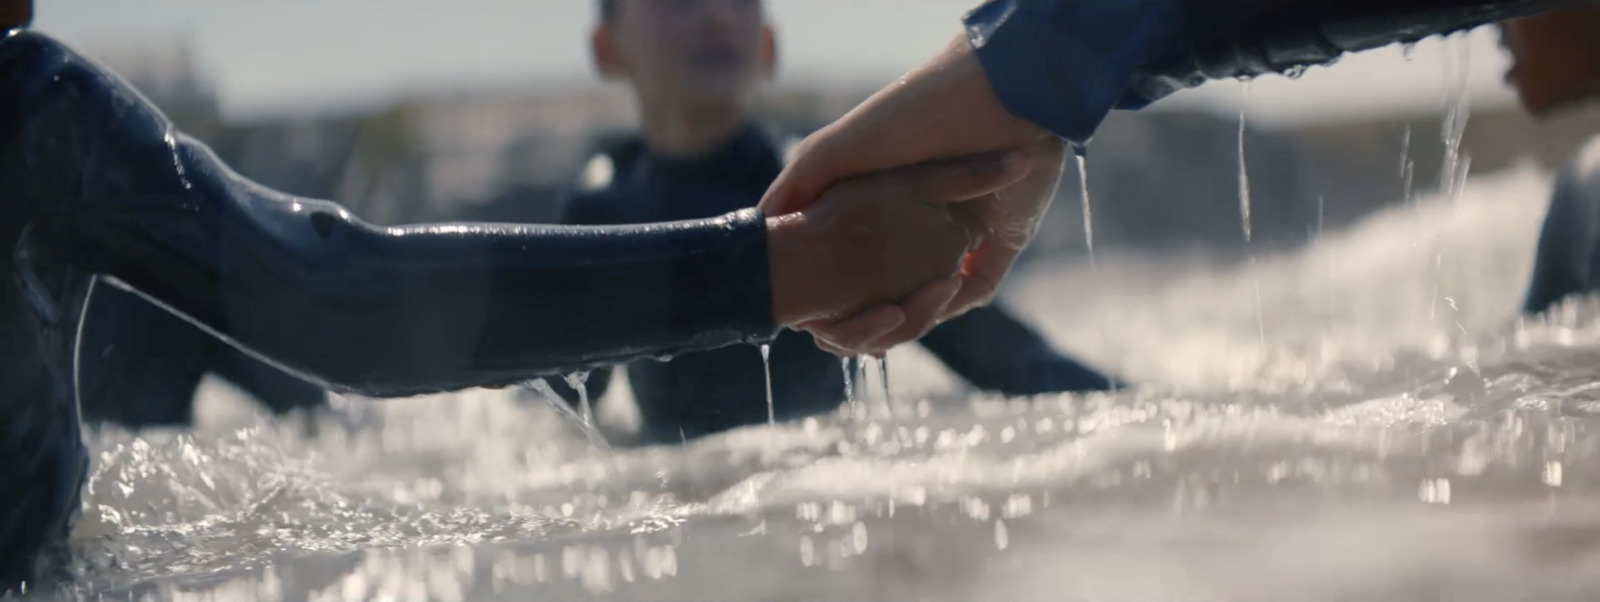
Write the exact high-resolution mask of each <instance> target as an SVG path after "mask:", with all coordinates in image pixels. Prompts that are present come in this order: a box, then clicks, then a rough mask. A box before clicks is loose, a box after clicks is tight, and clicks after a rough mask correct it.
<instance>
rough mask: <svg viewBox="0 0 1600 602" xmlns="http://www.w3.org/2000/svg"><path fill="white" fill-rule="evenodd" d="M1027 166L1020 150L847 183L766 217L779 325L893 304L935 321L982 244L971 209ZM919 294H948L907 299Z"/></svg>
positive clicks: (983, 232) (981, 229) (983, 231)
mask: <svg viewBox="0 0 1600 602" xmlns="http://www.w3.org/2000/svg"><path fill="white" fill-rule="evenodd" d="M1030 166H1031V162H1030V160H1029V156H1028V154H1027V153H1026V152H1024V151H1022V150H1020V149H1010V150H1006V151H1002V152H993V153H984V154H979V155H975V156H970V157H964V158H959V159H950V160H941V161H933V162H926V163H923V164H919V165H914V166H909V167H902V168H897V169H893V170H887V171H882V172H879V173H875V174H870V175H864V176H854V177H849V178H846V179H843V180H840V181H838V182H837V183H833V185H832V186H830V187H828V188H827V189H825V190H823V191H822V192H821V194H820V196H819V197H818V199H817V201H816V202H815V203H814V204H812V205H810V206H808V207H806V208H805V209H803V210H801V211H798V212H795V213H789V214H786V215H782V216H776V217H770V218H768V220H767V232H768V235H767V248H768V261H769V262H770V264H771V279H772V294H773V312H774V315H775V316H776V317H777V319H778V322H779V323H781V324H783V325H785V326H791V327H793V326H797V325H800V324H806V323H811V322H817V321H831V320H836V319H839V318H844V317H847V316H852V315H857V314H859V313H860V312H862V311H863V310H867V309H868V308H871V307H873V306H875V305H881V304H885V303H902V302H903V303H904V310H901V309H899V308H898V306H891V307H896V310H895V311H904V312H906V313H908V314H910V315H912V316H913V317H915V318H916V319H918V320H923V321H932V320H935V319H937V318H938V316H939V314H941V313H942V312H943V311H944V309H945V304H944V301H948V300H949V298H950V296H951V295H952V294H953V291H954V290H955V289H956V288H957V287H958V285H959V280H958V279H957V278H956V276H957V274H958V273H959V272H960V271H961V267H962V259H963V258H964V257H966V256H967V254H968V252H969V251H971V250H973V249H974V248H977V247H978V246H979V245H981V244H982V243H983V241H984V240H985V239H986V237H987V236H988V227H987V226H986V225H985V224H984V222H983V221H982V220H981V218H980V216H979V214H978V212H977V211H974V210H973V209H972V207H975V206H977V205H979V204H989V203H992V202H993V201H992V199H993V197H994V195H995V192H996V191H998V190H1001V189H1004V188H1008V187H1010V186H1013V185H1015V184H1016V183H1017V182H1019V181H1022V180H1023V178H1024V177H1025V176H1026V175H1027V174H1028V172H1029V168H1030ZM975 199H976V200H975ZM986 199H987V200H986ZM919 287H922V288H923V289H924V290H927V289H932V290H933V291H935V292H936V293H937V292H938V291H941V290H947V291H951V292H950V293H943V294H934V295H929V294H925V293H924V294H919V295H912V293H913V292H914V291H917V290H918V288H919ZM908 297H910V298H908ZM941 298H942V301H940V299H941ZM869 313H871V312H869Z"/></svg>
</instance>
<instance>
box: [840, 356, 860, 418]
mask: <svg viewBox="0 0 1600 602" xmlns="http://www.w3.org/2000/svg"><path fill="white" fill-rule="evenodd" d="M839 369H840V371H842V372H844V402H845V403H847V404H850V407H855V405H856V387H855V382H854V381H855V379H853V378H850V375H851V374H852V373H854V372H855V371H856V369H855V366H853V365H852V364H851V361H850V358H848V357H846V358H840V359H839Z"/></svg>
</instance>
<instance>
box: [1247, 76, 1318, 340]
mask: <svg viewBox="0 0 1600 602" xmlns="http://www.w3.org/2000/svg"><path fill="white" fill-rule="evenodd" d="M1244 89H1245V90H1247V91H1248V90H1249V89H1250V82H1249V81H1245V82H1244ZM1245 124H1246V121H1245V115H1244V109H1240V110H1239V220H1240V224H1241V226H1242V228H1243V230H1244V242H1245V246H1246V247H1250V246H1251V244H1250V243H1251V232H1250V171H1249V169H1248V168H1247V167H1246V165H1245V158H1244V133H1245ZM1318 207H1319V210H1318V212H1319V214H1320V207H1321V205H1318ZM1318 221H1319V222H1320V217H1319V220H1318ZM1250 282H1251V285H1252V287H1253V288H1254V292H1255V301H1256V333H1257V335H1258V336H1259V337H1260V340H1261V344H1262V345H1263V346H1265V345H1266V344H1267V322H1266V318H1265V317H1264V316H1263V315H1262V311H1263V310H1262V306H1261V274H1260V271H1259V270H1258V269H1257V266H1256V254H1255V252H1254V251H1253V250H1252V251H1251V252H1250Z"/></svg>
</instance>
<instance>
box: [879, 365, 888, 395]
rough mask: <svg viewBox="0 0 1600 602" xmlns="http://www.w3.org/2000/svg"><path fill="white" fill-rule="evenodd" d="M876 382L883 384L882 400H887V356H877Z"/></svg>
mask: <svg viewBox="0 0 1600 602" xmlns="http://www.w3.org/2000/svg"><path fill="white" fill-rule="evenodd" d="M878 384H880V385H883V401H884V403H888V401H889V356H887V355H885V356H882V357H879V358H878Z"/></svg>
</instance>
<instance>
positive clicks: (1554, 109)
mask: <svg viewBox="0 0 1600 602" xmlns="http://www.w3.org/2000/svg"><path fill="white" fill-rule="evenodd" d="M1501 43H1502V45H1504V46H1505V48H1506V50H1508V51H1509V52H1510V53H1511V60H1512V64H1511V68H1510V69H1509V70H1508V71H1507V72H1506V81H1507V82H1509V83H1510V84H1511V85H1512V86H1513V87H1515V88H1516V90H1517V98H1518V99H1519V100H1520V101H1521V102H1522V106H1523V108H1525V109H1526V110H1527V111H1528V112H1529V113H1530V114H1532V115H1534V116H1535V117H1541V118H1542V117H1547V116H1551V115H1556V114H1560V113H1563V112H1566V111H1570V110H1574V109H1577V108H1580V107H1583V106H1585V105H1592V104H1593V103H1594V102H1595V101H1596V100H1600V6H1587V7H1579V8H1573V9H1568V10H1564V11H1560V12H1554V13H1550V14H1547V15H1540V16H1537V17H1530V18H1526V19H1518V20H1515V21H1509V22H1507V23H1505V24H1503V25H1501ZM1597 286H1600V135H1597V136H1595V137H1593V138H1590V139H1589V141H1588V142H1587V143H1585V144H1584V145H1583V147H1582V148H1581V149H1580V150H1579V151H1578V152H1577V153H1576V154H1575V155H1573V157H1572V158H1571V159H1570V160H1569V161H1568V162H1567V164H1566V165H1565V166H1563V167H1562V169H1561V171H1560V172H1559V173H1557V174H1556V181H1555V188H1554V190H1552V192H1551V195H1550V208H1549V210H1548V211H1547V212H1546V214H1545V221H1544V227H1543V228H1542V229H1541V230H1540V232H1539V245H1538V248H1537V250H1536V251H1535V254H1534V262H1533V278H1532V281H1531V282H1530V283H1529V285H1528V294H1527V296H1526V297H1525V299H1524V301H1523V304H1522V310H1523V312H1524V313H1528V314H1535V313H1539V312H1542V311H1544V310H1546V309H1549V308H1550V307H1551V306H1552V305H1555V304H1556V303H1558V302H1560V301H1561V300H1563V299H1566V298H1568V297H1571V296H1573V295H1576V294H1583V293H1589V292H1593V291H1594V290H1595V289H1596V288H1597Z"/></svg>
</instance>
